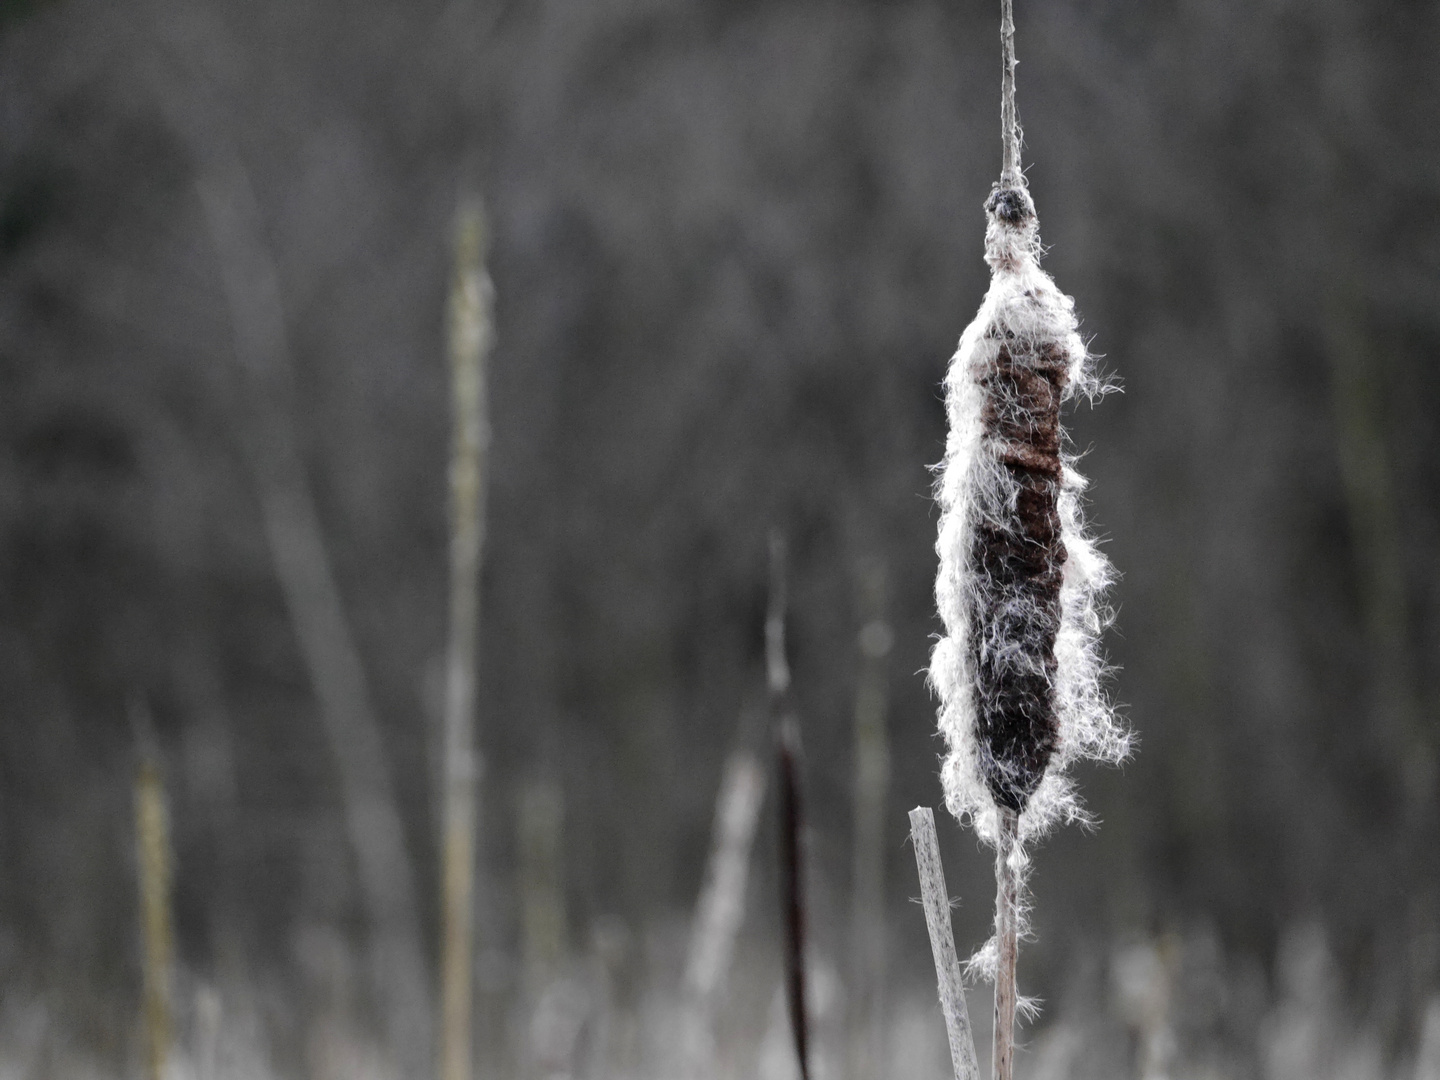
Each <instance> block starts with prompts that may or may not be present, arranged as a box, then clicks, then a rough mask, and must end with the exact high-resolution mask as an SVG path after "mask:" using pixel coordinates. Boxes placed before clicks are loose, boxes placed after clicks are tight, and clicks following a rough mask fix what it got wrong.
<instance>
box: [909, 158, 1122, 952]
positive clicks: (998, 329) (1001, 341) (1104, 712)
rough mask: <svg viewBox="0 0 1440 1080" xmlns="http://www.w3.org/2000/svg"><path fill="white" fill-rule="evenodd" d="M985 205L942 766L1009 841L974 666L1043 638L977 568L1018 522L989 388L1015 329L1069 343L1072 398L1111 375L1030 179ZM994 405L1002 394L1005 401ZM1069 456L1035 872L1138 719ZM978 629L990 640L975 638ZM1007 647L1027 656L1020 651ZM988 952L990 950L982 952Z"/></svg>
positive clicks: (952, 550)
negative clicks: (1121, 678) (1110, 691)
mask: <svg viewBox="0 0 1440 1080" xmlns="http://www.w3.org/2000/svg"><path fill="white" fill-rule="evenodd" d="M1006 198H1008V199H1009V200H1010V202H1009V203H1008V205H1007V204H1006V203H1005V201H1004V200H1005V199H1006ZM986 209H987V211H988V214H987V217H988V226H987V229H986V233H985V259H986V262H988V263H989V265H990V268H991V280H990V288H989V291H988V292H987V293H986V295H985V300H984V303H982V304H981V305H980V310H979V312H978V313H977V314H976V316H975V319H974V321H973V322H971V323H970V325H969V326H968V327H967V328H966V330H965V332H964V334H963V335H962V337H961V338H960V345H959V348H958V350H957V351H956V353H955V356H954V358H953V359H952V361H951V363H950V367H949V371H948V373H947V375H946V378H945V402H946V411H947V414H948V419H949V435H948V438H947V441H946V446H945V458H944V460H943V461H942V462H941V463H940V465H938V466H937V467H936V468H937V472H938V473H939V476H938V478H937V482H936V497H937V499H938V501H939V504H940V508H941V516H940V525H939V540H938V542H937V545H936V547H937V551H938V553H939V556H940V569H939V574H938V576H937V578H936V582H935V599H936V603H937V606H938V608H939V612H940V617H941V619H942V620H943V622H944V624H945V636H944V637H942V638H941V639H940V640H939V642H938V643H937V644H936V646H935V649H934V651H933V653H932V655H931V659H930V681H931V684H932V685H933V687H934V689H935V691H936V693H937V695H938V697H939V701H940V707H939V726H940V731H941V733H942V734H943V735H944V737H945V740H946V743H947V744H948V747H949V753H948V755H947V756H946V758H945V762H944V767H943V772H942V779H943V784H944V790H945V802H946V806H947V807H948V808H949V810H950V812H951V813H952V814H954V815H955V816H956V817H957V818H959V819H960V820H962V821H964V820H966V819H968V820H969V821H970V822H971V823H972V824H973V827H974V828H975V830H976V832H977V834H978V835H979V836H980V837H981V838H982V839H983V840H985V841H986V842H987V843H989V844H992V845H993V844H995V843H997V842H998V835H999V822H1000V807H999V806H998V805H997V803H996V801H995V796H994V795H993V794H992V791H991V789H990V787H989V786H988V785H987V782H986V779H985V774H984V772H983V771H982V755H989V754H990V751H989V750H988V749H987V748H985V747H984V746H983V745H982V742H981V740H980V738H979V736H978V734H977V721H978V719H979V717H978V713H977V701H976V686H977V678H976V677H977V672H976V671H974V670H972V667H973V666H974V664H975V661H974V660H973V659H972V657H973V656H974V655H975V653H976V650H977V649H978V650H979V651H980V652H979V655H981V656H986V657H990V658H991V659H990V660H989V661H988V662H990V663H998V664H1002V665H1003V664H1005V663H1023V664H1028V665H1029V666H1028V667H1027V668H1026V670H1027V671H1028V672H1030V673H1031V674H1032V675H1033V674H1034V673H1035V670H1036V664H1035V660H1034V657H1033V655H1031V654H1030V653H1033V649H1032V650H1031V651H1030V653H1027V651H1026V649H1025V648H1024V645H1025V643H1024V642H1016V641H1010V640H1006V639H1005V635H1006V631H1007V627H1013V626H1014V625H1016V624H1021V625H1023V624H1025V623H1026V622H1027V618H1026V616H1027V615H1030V614H1033V612H1027V611H1019V612H1006V611H1005V610H1004V606H1005V605H1006V604H1012V605H1013V604H1016V603H1020V604H1024V603H1026V602H1027V601H1025V600H1023V599H1018V600H1017V599H1016V598H1015V597H1014V596H1012V595H1009V594H1005V593H1004V592H1003V591H1001V590H1000V589H999V587H998V586H997V585H996V583H995V582H993V581H992V580H989V579H988V578H987V576H986V574H985V572H984V571H983V570H980V569H977V566H976V560H975V559H974V558H973V557H972V552H973V550H974V548H973V545H974V541H975V530H976V528H977V525H978V524H985V525H986V526H987V527H996V526H999V527H1008V526H1005V522H1007V521H1008V522H1013V520H1014V518H1015V515H1016V499H1017V495H1018V494H1019V491H1018V485H1017V483H1016V481H1015V480H1014V479H1013V473H1012V470H1010V469H1007V468H1006V467H1005V465H1004V463H1003V462H1002V460H1001V453H1002V451H1003V449H1004V447H1003V445H1002V443H1001V440H1000V438H999V437H998V436H997V435H996V434H994V433H993V431H992V430H987V422H986V421H985V419H984V416H985V413H984V410H985V407H986V394H987V393H988V392H989V391H987V390H986V388H985V385H984V383H982V379H984V378H985V376H986V375H987V374H989V375H990V376H991V380H992V382H993V380H994V378H995V365H996V364H997V361H998V360H999V358H1000V354H1001V349H1002V346H1005V345H1006V343H1009V352H1008V354H1007V355H1009V356H1015V355H1017V354H1018V355H1025V354H1028V355H1031V356H1033V355H1038V354H1039V353H1040V352H1041V350H1042V346H1043V347H1048V348H1049V350H1050V355H1051V356H1052V357H1053V356H1055V355H1056V349H1057V348H1058V349H1059V350H1060V351H1061V352H1062V353H1063V356H1064V359H1065V366H1066V368H1067V371H1068V381H1066V382H1065V383H1064V389H1063V394H1062V398H1061V400H1069V399H1070V398H1073V397H1075V396H1077V395H1084V396H1086V397H1087V398H1090V399H1094V398H1095V397H1097V396H1099V395H1100V394H1102V393H1103V392H1104V391H1105V389H1106V387H1105V386H1104V384H1102V382H1101V381H1100V380H1099V378H1098V377H1097V376H1096V373H1095V367H1094V363H1093V361H1092V358H1091V357H1090V354H1089V352H1088V351H1087V349H1086V347H1085V343H1084V342H1083V341H1082V340H1081V338H1080V334H1079V332H1078V323H1077V321H1076V317H1075V310H1074V301H1073V300H1072V299H1071V298H1070V297H1068V296H1065V295H1064V294H1063V293H1061V292H1060V290H1059V289H1058V288H1056V286H1055V283H1054V281H1052V280H1051V278H1050V276H1049V275H1048V274H1046V273H1045V272H1044V271H1043V270H1041V269H1040V263H1039V260H1040V255H1041V247H1040V240H1039V232H1038V226H1037V223H1036V219H1035V213H1034V205H1033V203H1032V202H1031V201H1030V196H1029V193H1028V191H1026V189H1025V186H1024V182H1023V181H1020V183H1018V184H1013V183H1012V184H1010V185H1007V187H1006V189H1005V190H999V186H998V185H997V191H996V192H995V193H994V194H993V195H992V197H991V199H990V200H989V201H988V202H987V204H986ZM1012 404H1013V403H1012ZM994 408H995V405H994V403H993V402H992V403H991V409H992V412H993V410H994ZM993 426H994V425H993V423H992V424H990V427H991V428H993ZM1061 463H1062V464H1061V470H1060V480H1059V484H1058V491H1057V492H1056V496H1055V497H1056V501H1057V503H1058V506H1057V509H1058V515H1059V521H1060V538H1061V541H1062V542H1063V546H1064V554H1063V556H1062V557H1061V558H1062V559H1063V563H1062V566H1063V576H1062V578H1061V583H1060V614H1059V622H1058V627H1056V628H1055V630H1054V663H1053V664H1050V665H1049V666H1048V667H1047V668H1046V673H1047V674H1046V678H1047V680H1048V686H1049V688H1050V691H1051V694H1052V699H1053V710H1054V720H1055V730H1056V738H1055V745H1054V749H1053V752H1052V753H1051V755H1050V757H1049V762H1048V767H1046V768H1045V770H1044V774H1043V777H1042V778H1041V779H1040V781H1039V784H1038V786H1037V787H1035V788H1034V790H1033V792H1032V793H1031V794H1030V796H1029V798H1028V799H1027V800H1026V801H1025V803H1024V806H1023V810H1022V812H1021V814H1020V818H1019V840H1020V843H1019V844H1018V845H1017V846H1016V849H1015V853H1014V856H1013V859H1014V861H1015V864H1016V865H1015V869H1016V870H1017V872H1022V873H1023V867H1024V862H1025V855H1024V843H1025V841H1026V840H1029V839H1034V838H1036V837H1039V836H1040V835H1042V834H1044V833H1045V832H1046V831H1047V830H1048V829H1050V828H1051V827H1053V826H1054V825H1056V824H1057V823H1059V822H1064V821H1075V820H1084V817H1085V814H1084V811H1083V809H1082V808H1081V806H1080V802H1079V800H1078V798H1077V797H1076V794H1075V790H1074V785H1073V782H1072V781H1071V780H1070V779H1069V778H1068V777H1067V775H1066V773H1067V771H1068V769H1069V766H1070V765H1071V764H1072V763H1073V762H1075V761H1076V760H1078V759H1082V758H1092V759H1100V760H1105V761H1109V762H1118V761H1120V759H1122V758H1124V757H1125V756H1126V754H1127V753H1128V752H1129V744H1130V736H1129V733H1128V732H1127V731H1126V730H1125V729H1124V728H1123V727H1122V725H1121V724H1120V723H1119V722H1118V720H1117V718H1116V716H1115V714H1114V711H1113V709H1112V707H1111V705H1110V702H1109V700H1108V698H1107V695H1106V693H1105V691H1104V689H1103V687H1102V685H1101V684H1102V681H1103V678H1104V676H1105V670H1106V669H1105V664H1104V661H1103V659H1102V657H1101V653H1100V648H1099V637H1100V634H1101V632H1102V630H1103V629H1104V628H1105V626H1106V625H1107V624H1108V622H1109V620H1110V612H1109V609H1108V608H1107V606H1106V604H1105V602H1104V594H1105V591H1106V589H1107V587H1108V586H1109V584H1110V583H1111V580H1112V576H1113V575H1112V570H1111V567H1110V564H1109V562H1108V560H1106V558H1105V557H1104V556H1103V555H1102V554H1101V553H1100V552H1099V551H1098V550H1097V548H1096V545H1095V541H1094V540H1093V539H1092V538H1091V537H1090V536H1088V535H1087V533H1086V530H1085V524H1084V520H1083V512H1082V508H1081V494H1082V492H1083V491H1084V489H1085V484H1086V481H1085V479H1084V478H1083V477H1082V476H1081V475H1080V474H1079V473H1078V472H1077V471H1076V470H1075V467H1074V466H1075V458H1074V456H1073V455H1070V454H1065V453H1063V452H1062V454H1061ZM1057 561H1059V560H1057ZM986 605H988V606H989V608H990V610H991V611H995V610H1000V611H1001V615H1002V617H999V618H989V619H980V618H978V617H977V615H976V612H977V611H979V610H981V609H982V607H984V606H986ZM997 605H998V608H997ZM1012 614H1013V615H1015V618H1011V617H1010V616H1011V615H1012ZM1029 621H1032V622H1033V620H1029ZM1052 625H1053V619H1052ZM977 628H978V629H977ZM977 634H978V635H981V636H982V637H983V640H980V641H975V640H972V639H973V638H974V637H975V636H976V635H977ZM1032 644H1033V643H1032ZM1007 651H1008V652H1007ZM1007 655H1008V656H1010V657H1012V658H1013V657H1017V656H1018V657H1020V658H1021V659H1019V660H1013V659H1011V660H1007V659H1006V657H1007ZM997 657H998V659H995V658H997ZM1027 657H1028V658H1027ZM986 762H988V764H989V766H990V768H991V770H992V773H993V770H994V769H995V768H996V765H995V762H994V760H993V758H992V757H988V756H987V757H986ZM984 959H985V958H984V957H983V956H981V957H977V960H979V961H981V963H982V965H983V963H984Z"/></svg>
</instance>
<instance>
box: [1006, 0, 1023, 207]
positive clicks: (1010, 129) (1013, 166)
mask: <svg viewBox="0 0 1440 1080" xmlns="http://www.w3.org/2000/svg"><path fill="white" fill-rule="evenodd" d="M1000 7H1001V16H1000V44H1001V49H1002V51H1003V54H1004V56H1003V64H1004V71H1003V74H1002V76H1001V82H1000V139H1001V145H1002V146H1003V147H1004V158H1003V160H1002V162H1001V167H1000V186H1001V187H1018V186H1019V185H1020V184H1022V183H1024V177H1023V174H1022V173H1021V171H1020V117H1019V116H1018V115H1017V114H1016V112H1015V14H1014V11H1013V0H1000Z"/></svg>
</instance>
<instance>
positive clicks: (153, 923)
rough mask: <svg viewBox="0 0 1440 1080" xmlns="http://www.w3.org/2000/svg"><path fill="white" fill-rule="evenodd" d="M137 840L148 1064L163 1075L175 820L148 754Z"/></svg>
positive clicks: (138, 781)
mask: <svg viewBox="0 0 1440 1080" xmlns="http://www.w3.org/2000/svg"><path fill="white" fill-rule="evenodd" d="M135 840H136V849H137V851H136V854H137V855H138V856H139V859H138V861H139V870H140V882H139V884H140V934H141V941H142V946H143V963H144V979H145V1065H146V1075H147V1077H148V1078H149V1080H163V1078H164V1076H165V1063H166V1060H167V1059H168V1058H169V1056H170V955H171V948H172V942H173V940H174V936H173V933H172V930H171V921H170V877H171V867H170V819H169V815H168V814H167V812H166V809H165V788H164V786H163V783H162V781H161V779H160V767H159V765H157V764H156V762H155V759H154V758H153V757H152V756H151V755H150V754H148V753H147V754H146V755H145V757H144V758H143V760H142V761H141V763H140V769H139V772H138V773H137V774H136V777H135Z"/></svg>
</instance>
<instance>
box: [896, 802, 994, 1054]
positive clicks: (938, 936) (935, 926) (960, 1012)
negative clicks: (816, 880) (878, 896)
mask: <svg viewBox="0 0 1440 1080" xmlns="http://www.w3.org/2000/svg"><path fill="white" fill-rule="evenodd" d="M910 838H911V840H912V841H913V842H914V844H915V867H916V869H917V870H918V871H919V873H920V897H921V899H922V900H923V901H924V904H925V927H926V929H927V930H929V931H930V952H931V955H932V956H934V958H935V978H936V981H937V982H938V984H939V991H940V1011H941V1012H942V1013H944V1014H945V1031H946V1034H948V1035H949V1037H950V1064H951V1065H952V1066H953V1067H954V1069H955V1080H980V1065H979V1063H978V1062H977V1061H976V1059H975V1035H974V1033H973V1032H972V1031H971V1029H970V1011H969V1009H967V1008H966V1006H965V983H964V981H963V979H962V978H961V975H960V958H959V956H957V955H956V953H955V934H954V930H953V929H952V928H951V925H950V893H949V891H948V890H947V889H946V888H945V869H944V867H942V866H941V864H940V844H939V841H938V840H937V839H936V837H935V814H934V812H933V811H932V810H931V809H930V808H929V807H928V806H917V807H916V808H915V809H914V810H911V811H910Z"/></svg>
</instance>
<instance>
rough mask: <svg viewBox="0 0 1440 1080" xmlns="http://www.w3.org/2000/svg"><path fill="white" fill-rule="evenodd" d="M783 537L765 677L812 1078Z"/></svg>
mask: <svg viewBox="0 0 1440 1080" xmlns="http://www.w3.org/2000/svg"><path fill="white" fill-rule="evenodd" d="M786 592H787V590H786V575H785V540H784V538H783V537H782V536H781V535H780V532H779V531H778V530H774V531H772V532H771V533H770V603H769V607H768V610H767V611H766V614H765V681H766V684H767V686H768V687H769V690H770V720H771V723H772V724H773V725H775V747H776V760H777V766H778V768H777V771H778V772H779V777H778V784H777V787H778V788H779V811H780V914H781V921H782V922H783V923H784V926H785V991H786V993H785V996H786V1000H787V1001H788V1003H789V1007H790V1029H791V1031H792V1032H793V1033H794V1036H795V1056H796V1058H797V1059H798V1061H799V1065H800V1080H810V1054H809V1042H810V1029H809V1021H808V1019H807V1016H806V1012H805V896H804V867H803V865H802V861H803V855H804V853H803V851H802V850H801V835H800V833H801V829H802V828H803V824H804V823H803V820H802V804H801V790H800V762H799V758H800V722H799V720H798V719H796V717H795V715H794V711H793V709H792V707H791V701H790V665H789V664H788V663H787V661H786V659H785V606H786V599H787V597H786Z"/></svg>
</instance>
